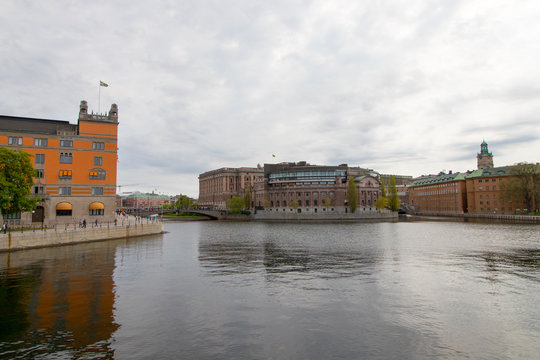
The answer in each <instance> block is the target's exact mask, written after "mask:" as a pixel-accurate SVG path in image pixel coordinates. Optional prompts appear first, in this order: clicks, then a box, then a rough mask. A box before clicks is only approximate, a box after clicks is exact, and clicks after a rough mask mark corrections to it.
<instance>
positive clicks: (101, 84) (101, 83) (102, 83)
mask: <svg viewBox="0 0 540 360" xmlns="http://www.w3.org/2000/svg"><path fill="white" fill-rule="evenodd" d="M99 86H104V87H107V86H109V84H105V83H104V82H103V81H100V82H99Z"/></svg>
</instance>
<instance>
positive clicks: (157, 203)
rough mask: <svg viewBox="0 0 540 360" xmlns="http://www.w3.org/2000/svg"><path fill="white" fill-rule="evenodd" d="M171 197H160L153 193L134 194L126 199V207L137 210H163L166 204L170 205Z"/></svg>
mask: <svg viewBox="0 0 540 360" xmlns="http://www.w3.org/2000/svg"><path fill="white" fill-rule="evenodd" d="M170 201H171V198H170V197H169V195H159V194H154V193H153V192H152V193H140V192H134V193H132V194H129V195H128V196H126V197H125V198H124V201H123V203H124V207H126V208H137V209H142V208H146V209H150V208H161V207H163V205H164V204H169V203H170Z"/></svg>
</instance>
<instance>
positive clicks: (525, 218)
mask: <svg viewBox="0 0 540 360" xmlns="http://www.w3.org/2000/svg"><path fill="white" fill-rule="evenodd" d="M413 216H416V217H419V218H421V217H423V216H430V217H439V218H458V219H465V220H467V219H471V220H479V221H482V220H484V221H489V222H500V223H513V224H540V216H534V215H503V214H471V213H467V214H452V213H448V214H441V213H428V212H424V213H414V214H413Z"/></svg>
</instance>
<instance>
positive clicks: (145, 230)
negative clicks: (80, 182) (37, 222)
mask: <svg viewBox="0 0 540 360" xmlns="http://www.w3.org/2000/svg"><path fill="white" fill-rule="evenodd" d="M162 232H163V223H162V222H160V221H156V220H154V221H149V222H147V221H146V220H143V221H140V220H139V221H135V219H128V220H125V221H123V222H118V224H117V225H114V224H104V225H101V226H98V227H87V228H79V227H76V226H72V227H67V228H66V227H64V226H59V227H56V228H53V229H44V230H41V229H39V230H35V231H34V230H30V231H14V232H8V233H7V234H4V233H1V234H0V252H3V251H14V250H24V249H31V248H39V247H47V246H60V245H70V244H77V243H84V242H91V241H103V240H111V239H121V238H131V237H135V236H143V235H153V234H161V233H162Z"/></svg>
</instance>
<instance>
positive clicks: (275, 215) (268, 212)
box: [251, 208, 398, 221]
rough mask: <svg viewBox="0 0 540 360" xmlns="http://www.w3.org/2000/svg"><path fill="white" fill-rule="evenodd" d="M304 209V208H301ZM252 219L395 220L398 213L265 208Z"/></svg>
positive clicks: (359, 210) (252, 216)
mask: <svg viewBox="0 0 540 360" xmlns="http://www.w3.org/2000/svg"><path fill="white" fill-rule="evenodd" d="M302 210H305V209H302ZM251 218H252V219H253V220H265V221H267V220H278V221H281V220H291V221H297V220H311V221H362V220H397V219H398V213H397V212H394V211H390V210H382V211H381V210H377V209H372V210H369V208H367V209H366V210H363V209H362V208H360V209H357V210H356V211H355V212H354V213H350V212H347V211H345V210H343V209H335V210H334V211H332V210H330V209H328V210H327V211H321V209H319V210H318V211H317V212H315V211H313V209H312V210H311V211H302V212H298V211H290V210H289V209H285V211H283V209H279V208H278V209H265V210H257V212H256V213H254V214H253V215H251Z"/></svg>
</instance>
